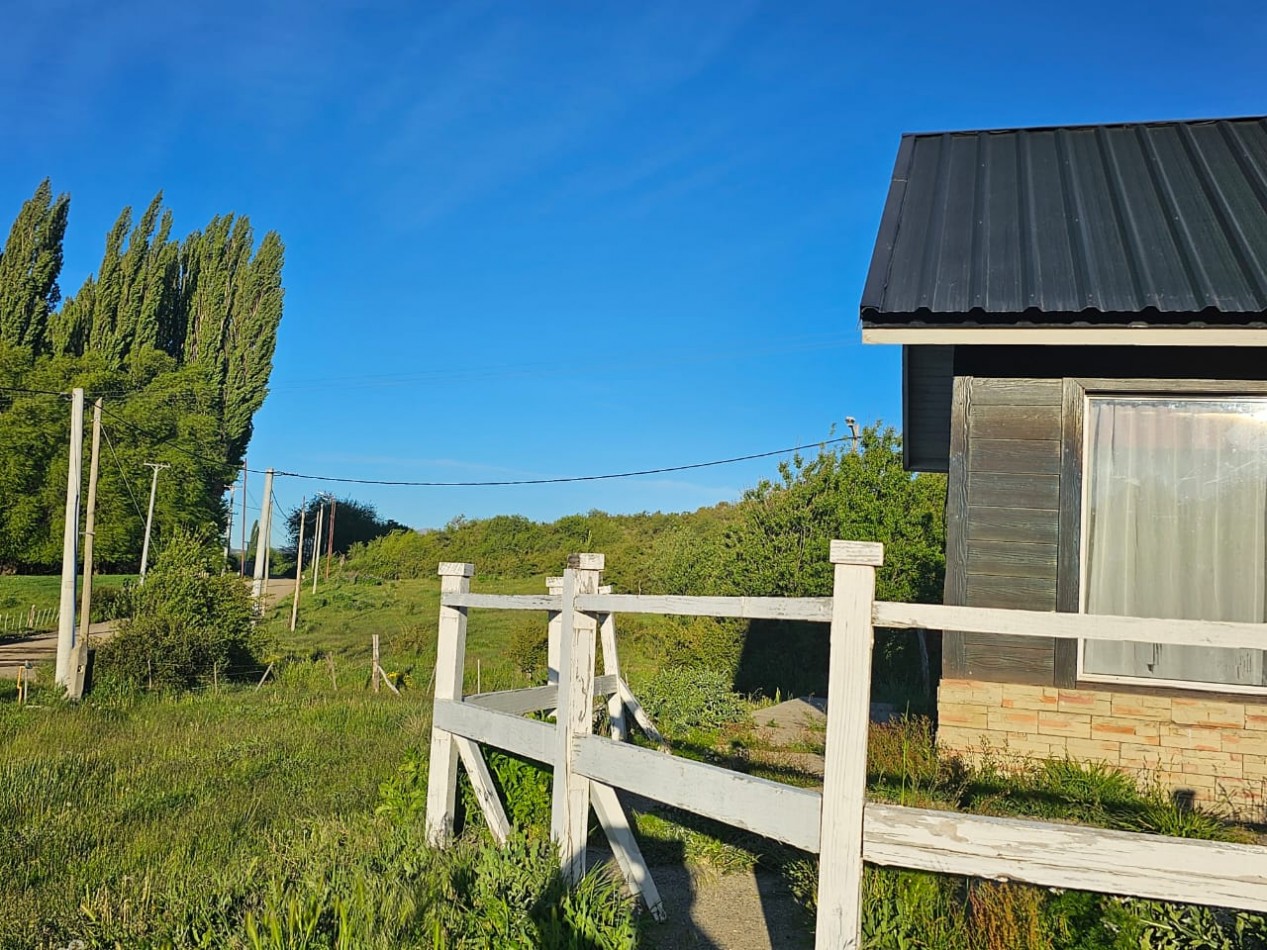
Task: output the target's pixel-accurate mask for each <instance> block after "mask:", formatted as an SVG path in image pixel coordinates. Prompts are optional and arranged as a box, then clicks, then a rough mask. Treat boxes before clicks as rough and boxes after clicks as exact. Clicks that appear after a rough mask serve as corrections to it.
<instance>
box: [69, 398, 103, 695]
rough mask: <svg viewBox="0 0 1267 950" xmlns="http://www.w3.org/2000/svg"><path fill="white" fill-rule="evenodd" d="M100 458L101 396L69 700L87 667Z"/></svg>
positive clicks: (95, 410)
mask: <svg viewBox="0 0 1267 950" xmlns="http://www.w3.org/2000/svg"><path fill="white" fill-rule="evenodd" d="M100 461H101V397H100V396H98V397H97V401H96V402H94V403H93V404H92V455H91V456H90V457H89V460H88V506H87V507H88V513H87V514H86V515H85V516H84V580H83V586H82V587H81V589H80V591H79V636H78V637H77V638H76V640H75V643H74V645H73V646H72V647H71V651H70V683H69V684H68V685H67V687H66V692H67V695H69V696H70V698H71V699H79V698H80V697H82V696H83V695H84V674H85V673H86V672H87V669H88V631H89V627H90V626H91V624H92V545H93V538H94V537H95V536H96V531H97V469H98V467H99V463H100Z"/></svg>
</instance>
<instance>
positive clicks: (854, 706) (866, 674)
mask: <svg viewBox="0 0 1267 950" xmlns="http://www.w3.org/2000/svg"><path fill="white" fill-rule="evenodd" d="M831 562H832V564H834V565H835V586H834V587H833V589H832V606H831V660H830V663H829V665H828V672H827V754H826V764H825V765H824V767H823V816H822V825H821V836H820V841H821V846H820V854H819V869H818V922H817V926H816V927H815V942H814V946H815V948H816V950H839V948H844V950H859V948H860V947H861V946H862V835H863V828H862V822H863V811H864V806H865V804H866V795H867V732H868V729H869V726H870V722H871V648H872V642H873V639H874V631H873V629H872V625H871V614H872V605H873V604H874V602H875V569H876V568H877V567H879V566H880V565H881V564H883V563H884V545H882V544H872V543H867V542H860V541H833V542H832V543H831Z"/></svg>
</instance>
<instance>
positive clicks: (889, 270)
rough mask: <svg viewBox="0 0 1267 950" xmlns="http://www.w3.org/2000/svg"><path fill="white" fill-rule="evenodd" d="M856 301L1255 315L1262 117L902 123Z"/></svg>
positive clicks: (1261, 306)
mask: <svg viewBox="0 0 1267 950" xmlns="http://www.w3.org/2000/svg"><path fill="white" fill-rule="evenodd" d="M861 311H862V319H863V322H864V323H865V324H867V325H886V324H895V323H912V322H928V323H957V322H973V323H988V324H1002V323H1015V322H1029V323H1043V324H1050V323H1072V322H1079V323H1081V322H1094V323H1118V322H1130V323H1136V322H1140V321H1143V322H1158V323H1173V322H1185V321H1200V322H1207V323H1223V324H1225V323H1245V322H1258V321H1261V320H1262V319H1263V318H1264V315H1265V314H1264V311H1267V118H1261V117H1259V118H1246V119H1223V120H1202V121H1186V122H1157V123H1139V124H1127V125H1097V126H1077V127H1073V126H1070V127H1060V128H1043V129H1013V130H1002V131H985V132H950V133H941V134H917V135H906V136H903V138H902V143H901V147H900V148H899V150H898V157H897V164H896V167H895V168H894V172H893V182H892V185H891V187H890V189H889V197H888V201H887V202H886V204H885V208H884V214H883V217H882V219H881V222H880V233H879V236H878V238H877V240H876V248H875V254H874V256H873V257H872V260H871V270H870V273H869V274H868V277H867V283H866V287H865V289H864V290H863V295H862V305H861ZM1009 316H1010V317H1011V319H1008V317H1009Z"/></svg>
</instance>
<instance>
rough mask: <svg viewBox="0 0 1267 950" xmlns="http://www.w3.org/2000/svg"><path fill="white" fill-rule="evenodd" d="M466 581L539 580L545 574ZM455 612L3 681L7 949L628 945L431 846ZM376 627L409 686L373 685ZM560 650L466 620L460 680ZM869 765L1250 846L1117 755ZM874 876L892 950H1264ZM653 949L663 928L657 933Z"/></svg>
mask: <svg viewBox="0 0 1267 950" xmlns="http://www.w3.org/2000/svg"><path fill="white" fill-rule="evenodd" d="M474 587H475V589H476V590H483V591H490V592H532V593H535V592H540V591H541V590H543V588H544V583H543V581H542V580H540V579H533V580H517V581H496V582H483V583H481V582H479V580H478V579H477V582H476V584H475V585H474ZM437 606H438V584H437V583H436V582H434V581H405V582H398V583H379V582H376V581H373V580H369V579H366V578H364V577H362V578H360V579H359V580H358V581H356V582H353V581H352V580H351V579H347V580H343V581H340V582H337V583H331V584H330V585H328V586H322V587H321V588H320V590H319V591H318V593H317V594H316V595H315V596H314V595H312V594H311V593H309V592H306V593H305V595H304V602H303V607H302V610H301V617H302V621H301V624H300V626H299V629H298V630H297V631H296V632H295V633H294V634H291V633H290V632H289V631H288V630H287V629H286V625H287V624H286V620H287V618H288V616H289V604H288V603H285V604H282V605H279V607H278V608H277V609H276V611H275V612H274V614H273V615H272V616H271V617H269V618H267V619H266V622H265V628H266V631H267V632H268V633H269V634H270V635H271V638H272V644H271V646H270V647H269V650H270V653H269V655H268V656H267V657H265V658H264V662H267V661H268V660H270V659H271V660H276V661H277V663H276V670H277V678H276V680H275V681H273V682H271V683H268V684H266V685H265V686H263V687H262V688H260V689H258V690H257V689H256V688H255V683H254V681H253V679H252V680H251V681H239V682H236V683H234V682H228V683H226V682H225V681H224V680H223V679H221V680H219V681H218V683H217V686H216V687H214V688H213V687H212V686H211V685H210V684H208V685H207V686H206V687H204V688H200V689H197V690H194V691H193V692H190V693H186V694H181V695H159V694H147V693H136V692H126V691H122V690H115V689H110V688H107V687H106V686H104V685H103V686H102V687H101V688H99V689H98V690H97V691H96V692H95V693H94V694H92V695H91V696H90V697H89V699H88V700H87V701H85V702H84V703H82V704H80V705H79V706H70V705H67V704H65V703H63V702H61V701H60V700H58V699H57V698H56V697H55V696H53V695H52V694H51V692H48V691H44V692H41V691H40V690H39V689H38V688H37V690H36V691H35V692H34V694H33V702H32V703H31V704H30V705H27V706H25V707H19V706H18V705H17V704H16V703H15V701H14V699H15V696H14V689H13V685H12V684H11V683H8V682H0V828H2V829H4V831H5V835H6V841H5V846H4V847H3V848H0V950H9V948H14V950H17V948H41V950H54V948H60V947H64V946H67V945H68V944H69V941H70V940H72V939H77V940H82V941H83V942H84V944H85V946H87V947H125V948H131V947H155V948H158V947H187V946H191V947H249V948H252V950H256V948H263V947H269V948H274V950H282V948H318V947H320V948H325V947H331V948H333V947H348V948H361V947H366V948H375V947H396V946H400V947H422V946H426V947H489V948H492V947H503V946H514V947H520V946H522V947H531V946H550V947H613V948H615V947H632V946H633V945H634V944H635V943H636V942H637V941H638V940H639V935H638V933H637V930H638V927H639V926H640V925H636V924H635V923H634V922H633V921H632V918H630V917H629V916H628V910H627V908H626V907H625V905H623V904H622V903H621V901H620V899H619V898H618V896H617V895H616V894H615V892H614V891H613V890H612V889H611V887H610V885H609V884H606V883H605V882H604V881H603V880H601V879H596V880H595V881H593V882H590V883H589V884H587V887H588V888H589V890H587V891H584V892H582V893H581V894H569V893H567V892H566V891H564V890H561V889H559V888H557V886H556V884H555V883H552V882H553V880H554V879H553V878H552V876H551V875H552V873H553V872H552V866H551V864H550V860H549V857H548V854H547V853H546V852H545V851H542V850H541V848H540V847H539V846H538V845H534V844H531V843H520V844H519V845H517V846H516V847H515V848H512V849H511V850H510V851H509V852H507V853H504V854H503V853H500V852H495V851H492V850H490V849H488V848H487V847H485V846H483V845H481V844H480V843H479V842H478V841H475V840H469V841H467V842H465V843H464V844H463V845H462V846H460V847H459V848H458V849H456V851H452V852H445V853H443V854H440V853H437V852H433V851H431V850H430V849H428V848H427V847H426V846H425V844H424V842H423V840H422V834H421V828H420V824H421V822H420V820H419V809H420V807H421V802H422V791H423V790H424V789H425V782H426V751H427V743H428V737H429V729H430V691H429V689H428V686H429V684H430V681H431V671H432V658H433V656H434V649H435V628H436V613H437ZM619 629H620V631H621V643H622V648H623V650H624V656H623V657H622V659H623V661H624V662H625V664H626V667H627V668H628V669H629V670H630V674H629V677H630V679H631V680H633V682H634V683H635V686H637V684H638V683H639V682H641V681H643V680H646V681H651V680H652V678H653V677H654V676H655V671H656V668H657V666H658V664H660V663H666V662H668V663H672V662H674V653H673V644H674V643H675V642H676V638H677V637H678V635H679V634H680V631H679V630H675V629H672V628H668V629H666V628H663V627H658V626H656V625H654V624H651V623H647V624H645V625H642V624H639V623H636V622H632V623H629V624H626V625H625V626H622V627H620V628H619ZM374 633H378V634H379V635H380V637H381V638H382V647H383V654H382V658H383V665H384V666H385V667H386V668H387V669H388V671H389V672H391V673H393V674H396V676H397V678H398V679H399V680H400V681H401V683H402V685H403V689H402V695H401V696H399V697H397V696H394V695H391V694H389V693H387V692H383V693H381V694H378V695H375V694H373V693H371V692H370V691H369V678H370V676H369V673H370V671H369V662H368V661H369V656H370V637H371V635H372V634H374ZM543 650H544V619H543V618H542V617H540V616H539V615H529V614H523V613H510V612H494V611H472V619H471V624H470V631H469V639H468V663H467V673H466V679H467V686H468V689H469V690H474V689H475V688H476V686H477V681H478V685H479V686H480V687H482V688H483V689H485V690H488V689H493V688H502V687H510V686H516V685H522V684H524V683H527V682H529V681H530V676H529V673H528V672H526V670H531V669H533V667H534V664H537V665H538V666H539V661H540V660H541V659H542V658H543ZM331 666H333V670H334V678H333V680H332V677H331ZM675 682H677V681H676V680H675ZM683 682H687V683H689V681H683ZM336 683H337V685H336ZM757 718H758V720H759V718H760V717H757ZM821 740H822V736H821V734H817V735H816V734H814V733H812V732H808V733H807V734H806V736H805V737H804V738H803V745H804V748H803V749H802V748H800V747H799V746H798V748H797V750H794V751H810V752H812V751H819V750H821ZM676 751H678V752H679V753H684V754H690V755H696V756H700V757H705V758H709V759H710V760H713V761H716V762H718V763H720V764H725V765H729V766H732V767H735V768H740V769H744V770H747V771H751V772H755V773H757V774H766V775H769V776H770V777H778V778H783V779H784V780H796V779H797V777H796V776H794V775H791V774H789V772H788V770H787V768H786V762H785V759H784V758H783V757H784V756H786V753H787V750H780V749H766V748H763V747H762V746H761V744H760V742H759V741H758V737H757V736H756V734H755V730H754V728H753V723H752V722H745V721H739V722H735V723H733V724H731V725H725V726H717V727H712V728H705V729H695V730H692V731H690V732H689V733H687V734H685V739H684V740H683V741H682V742H680V743H679V744H678V745H677V749H676ZM869 760H870V766H871V768H870V771H871V773H872V774H871V787H872V788H871V794H872V796H873V797H878V798H882V799H886V800H890V801H898V802H902V803H905V804H913V805H920V806H925V807H935V808H949V809H954V808H959V809H966V810H972V811H979V812H985V813H990V814H999V815H1032V816H1035V817H1042V818H1048V819H1057V820H1076V821H1084V822H1091V823H1094V824H1100V825H1107V826H1111V827H1122V828H1130V829H1133V830H1143V831H1153V832H1160V833H1166V834H1179V835H1186V836H1194V837H1215V838H1232V839H1236V840H1246V839H1247V837H1248V832H1247V831H1245V830H1244V829H1239V828H1236V827H1233V826H1230V825H1227V824H1225V823H1223V822H1220V821H1218V820H1216V819H1214V818H1212V817H1210V816H1206V815H1203V814H1201V813H1200V812H1194V811H1184V810H1182V809H1178V808H1176V807H1175V806H1174V805H1173V803H1171V802H1170V801H1169V800H1168V799H1165V798H1164V797H1159V796H1157V795H1153V794H1150V793H1148V792H1146V791H1141V790H1140V789H1139V788H1137V787H1136V786H1135V785H1134V783H1133V782H1132V781H1130V780H1128V779H1124V778H1122V777H1121V776H1118V775H1117V774H1116V773H1112V772H1109V771H1107V770H1097V769H1095V768H1085V767H1081V766H1074V765H1072V764H1070V763H1060V762H1058V763H1052V764H1050V765H1048V766H1045V767H1042V768H1039V769H1036V770H1035V771H1033V772H1032V773H1029V774H1024V775H1005V774H1002V773H999V772H997V771H994V770H992V769H990V768H988V767H987V768H985V769H969V768H966V767H964V766H962V765H961V764H959V763H956V762H947V761H943V760H941V759H939V757H938V756H937V754H936V751H935V748H934V745H933V733H932V729H931V727H930V725H929V724H928V723H927V722H925V721H912V722H908V723H899V724H896V725H893V726H884V727H874V728H873V730H872V736H871V743H870V749H869ZM495 764H496V763H495ZM498 775H499V776H500V777H501V780H502V781H503V782H510V781H512V780H513V781H514V782H517V783H520V784H519V787H520V789H521V791H522V794H520V795H519V796H517V798H516V802H517V805H518V806H519V809H520V811H521V819H522V820H523V821H524V822H525V823H526V824H529V825H532V824H535V825H537V826H538V827H539V826H540V824H541V820H542V818H543V814H542V809H543V808H546V807H548V800H549V798H548V794H545V795H543V794H542V786H541V780H540V779H539V778H534V777H533V775H532V774H526V773H525V772H524V771H523V769H522V768H511V769H510V770H507V769H506V768H504V767H501V766H498ZM801 779H802V780H804V781H812V779H808V778H807V777H805V776H802V777H801ZM634 821H635V827H636V830H637V832H638V834H639V835H640V837H641V838H642V842H643V846H644V850H645V851H646V853H647V854H648V857H649V858H650V859H651V860H652V861H653V863H654V862H658V861H664V862H673V861H679V862H680V861H681V860H683V859H684V858H685V859H686V860H687V861H688V862H689V863H691V864H693V865H697V866H703V867H705V868H708V869H711V872H712V873H725V872H728V871H733V870H738V869H745V868H751V867H752V866H753V865H754V864H756V865H762V866H764V867H766V868H768V869H771V870H774V871H777V872H779V873H780V874H781V876H782V880H783V881H784V884H783V885H782V886H783V887H784V888H785V889H788V890H791V891H792V892H793V893H794V894H796V895H797V896H798V898H799V899H800V900H801V901H802V902H803V903H804V904H805V905H806V908H807V911H808V910H809V909H810V908H812V904H813V895H814V881H815V874H816V872H815V868H814V864H813V862H812V861H811V860H808V859H807V857H806V856H804V855H799V854H796V853H794V852H790V851H788V850H787V849H785V848H779V847H773V846H771V845H770V844H769V843H768V842H763V841H761V840H759V839H755V838H753V837H752V836H749V835H743V834H737V833H734V832H732V831H730V830H727V829H724V828H721V827H718V826H716V825H712V824H710V823H707V822H702V821H699V820H696V819H693V818H690V817H688V816H684V815H681V814H675V813H672V812H658V813H651V814H645V815H638V816H635V819H634ZM867 889H868V902H867V905H866V906H867V911H866V913H867V923H866V927H867V934H868V937H867V942H866V946H868V947H874V948H882V950H890V948H892V950H898V948H905V947H937V948H942V950H1016V948H1022V950H1026V948H1028V950H1148V948H1158V950H1161V948H1165V950H1182V948H1192V950H1198V948H1205V947H1216V948H1220V950H1232V948H1256V947H1264V946H1267V920H1264V919H1263V918H1261V917H1255V916H1254V915H1239V916H1237V915H1229V914H1225V913H1222V912H1213V911H1207V910H1202V909H1194V908H1176V907H1173V906H1167V905H1161V904H1158V903H1156V902H1146V901H1135V902H1130V901H1120V900H1117V899H1113V898H1105V897H1101V896H1098V895H1083V894H1077V893H1074V892H1065V893H1053V892H1045V891H1042V890H1040V889H1037V888H1026V887H1020V886H1008V885H997V884H983V883H981V882H966V881H963V880H962V879H955V878H944V877H937V876H934V875H927V874H916V873H914V872H892V871H880V870H875V871H870V872H868V878H867ZM543 908H547V909H548V910H543ZM808 920H809V916H808V913H807V917H806V921H807V923H808ZM587 935H588V936H587ZM595 935H598V936H595ZM641 939H642V940H643V942H644V943H645V942H650V943H652V944H654V942H655V940H656V939H657V937H656V931H655V929H654V928H651V929H650V930H649V932H647V933H644V934H643V935H642V938H641Z"/></svg>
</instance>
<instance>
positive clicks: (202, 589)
mask: <svg viewBox="0 0 1267 950" xmlns="http://www.w3.org/2000/svg"><path fill="white" fill-rule="evenodd" d="M222 560H223V558H222V556H221V555H220V553H219V551H218V550H216V548H215V547H213V546H212V545H211V544H209V543H208V540H207V538H206V536H205V535H202V534H198V533H190V532H185V531H179V530H178V531H177V532H176V533H175V534H174V535H173V536H172V538H171V540H170V541H169V542H168V543H167V545H166V546H165V547H164V548H163V550H162V551H161V552H160V553H159V555H158V558H157V559H156V561H155V563H154V568H153V570H152V571H150V572H149V575H148V576H147V577H146V580H145V584H144V585H143V586H137V587H135V588H132V589H131V591H130V593H129V594H128V595H127V596H128V599H129V600H130V602H131V607H132V617H131V618H130V619H127V620H125V621H123V623H122V624H121V626H120V628H119V632H118V633H117V634H116V635H115V637H114V638H113V639H112V640H110V642H108V643H107V644H106V645H105V646H104V647H103V648H102V649H101V651H100V654H99V656H98V660H97V663H98V667H97V668H98V671H99V673H100V675H102V676H104V677H107V678H114V679H118V680H122V681H125V682H128V683H131V684H133V685H136V686H141V685H146V684H152V685H153V686H156V687H160V688H168V689H187V688H189V687H191V686H193V685H195V684H196V683H198V682H199V681H205V680H209V679H211V678H212V676H213V675H216V674H219V675H222V676H226V675H232V674H233V673H234V671H240V670H245V669H250V668H253V667H254V666H255V665H256V661H255V658H254V654H255V646H256V645H255V644H254V643H253V635H252V634H253V627H252V607H251V600H250V597H249V596H248V594H247V589H246V585H245V584H244V583H243V582H242V580H241V579H239V578H238V577H236V576H234V575H232V574H221V573H219V570H220V564H221V562H222Z"/></svg>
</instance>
